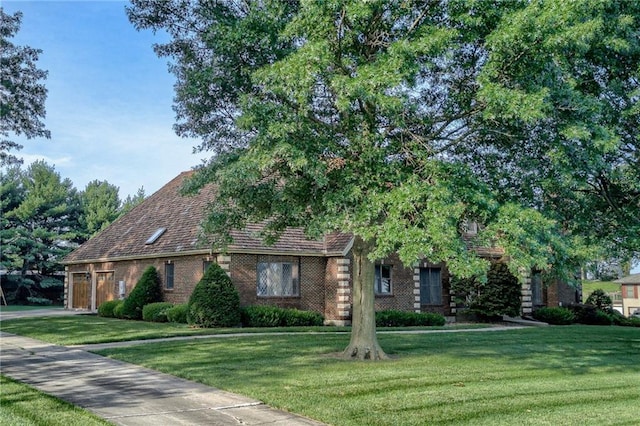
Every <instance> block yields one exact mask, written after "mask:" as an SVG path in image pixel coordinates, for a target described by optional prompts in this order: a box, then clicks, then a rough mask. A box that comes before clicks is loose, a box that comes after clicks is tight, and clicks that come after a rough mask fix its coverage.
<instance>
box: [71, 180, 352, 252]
mask: <svg viewBox="0 0 640 426" xmlns="http://www.w3.org/2000/svg"><path fill="white" fill-rule="evenodd" d="M192 173H193V172H183V173H181V174H180V175H178V176H177V177H175V178H174V179H173V180H171V181H170V182H169V183H167V184H166V185H165V186H163V187H162V188H160V189H159V190H158V191H157V192H155V193H154V194H153V195H151V196H150V197H148V198H146V199H145V200H144V201H143V202H142V203H141V204H139V205H138V206H136V207H135V208H133V209H132V210H131V211H130V212H128V213H127V214H125V215H124V216H122V217H120V218H119V219H118V220H116V221H115V222H113V223H112V224H111V225H110V226H109V227H107V228H106V229H105V230H104V231H102V232H101V233H100V234H98V235H96V236H95V237H93V238H91V239H90V240H89V241H87V242H85V243H84V244H83V245H81V246H80V247H78V248H77V249H76V250H74V251H73V252H71V253H70V254H69V255H68V256H66V257H65V258H64V259H63V262H62V263H64V264H73V263H83V262H93V261H106V260H118V259H124V258H127V259H133V258H149V257H156V256H160V255H162V256H171V255H173V256H175V255H181V254H191V253H208V252H209V247H208V246H207V245H206V244H203V243H202V242H201V241H199V239H198V236H199V233H200V223H201V222H202V220H203V219H204V217H205V213H206V207H207V204H208V203H209V202H210V201H211V200H212V199H213V198H214V197H215V185H208V186H206V187H204V188H203V189H202V190H201V191H200V192H199V193H198V194H197V195H193V196H184V195H181V194H180V188H181V186H182V183H183V182H184V180H185V179H186V178H187V177H189V176H190V175H191V174H192ZM160 228H166V231H164V233H162V234H161V235H160V237H159V238H158V239H157V240H156V241H155V242H154V243H152V244H145V242H146V241H147V240H148V239H149V237H151V236H152V235H153V234H154V233H155V232H156V231H157V230H158V229H160ZM261 230H262V225H260V224H250V225H249V226H247V228H246V229H244V230H242V231H232V233H231V234H232V236H233V239H234V242H233V243H232V244H231V245H230V246H229V248H228V252H229V253H234V252H254V253H282V254H285V253H292V254H294V253H295V254H297V255H320V256H323V255H324V256H326V255H338V254H343V255H344V254H346V252H348V251H349V249H350V247H351V241H352V239H353V238H352V237H351V235H349V234H342V233H335V234H330V235H328V236H327V237H326V238H325V239H324V240H321V241H315V240H309V239H307V238H306V237H305V235H304V233H303V232H302V230H301V229H296V228H291V229H288V230H287V231H285V233H284V234H283V235H282V237H281V238H280V240H279V241H278V242H276V243H275V244H274V245H272V246H267V245H265V244H264V243H263V242H262V240H261V239H260V237H259V236H258V233H259V232H260V231H261Z"/></svg>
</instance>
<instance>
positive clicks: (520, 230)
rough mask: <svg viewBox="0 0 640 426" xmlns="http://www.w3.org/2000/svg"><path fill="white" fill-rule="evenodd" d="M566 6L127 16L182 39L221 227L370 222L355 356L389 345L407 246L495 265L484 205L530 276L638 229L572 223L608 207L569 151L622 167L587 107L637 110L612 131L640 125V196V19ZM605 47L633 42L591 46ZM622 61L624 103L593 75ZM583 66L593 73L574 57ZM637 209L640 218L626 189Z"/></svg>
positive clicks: (278, 228) (357, 5)
mask: <svg viewBox="0 0 640 426" xmlns="http://www.w3.org/2000/svg"><path fill="white" fill-rule="evenodd" d="M567 3H568V5H561V6H557V4H556V2H542V1H518V0H513V1H505V2H500V3H498V5H497V6H496V4H494V3H493V2H487V1H474V0H450V1H391V2H390V1H367V2H364V1H306V2H301V3H300V4H299V3H298V2H295V1H291V2H281V1H268V0H267V1H246V2H235V1H227V2H224V1H216V2H190V1H180V0H174V1H168V2H152V1H141V0H134V1H132V7H130V8H129V9H128V13H129V18H130V19H131V21H132V22H133V23H134V24H135V25H136V27H137V28H150V29H153V30H161V29H162V30H166V31H168V33H169V34H170V35H171V37H172V40H171V41H170V42H169V43H167V44H165V45H161V46H156V51H157V53H158V54H160V55H165V56H170V57H172V58H173V59H174V62H173V65H172V71H173V72H174V73H175V75H176V76H177V83H176V111H177V115H178V124H177V130H178V132H179V133H181V134H188V135H191V136H199V137H201V138H202V139H203V143H202V145H201V146H200V148H201V149H209V150H212V151H213V153H214V154H215V155H214V156H213V157H212V159H211V161H210V163H209V164H207V165H205V166H203V167H202V168H201V172H200V173H199V174H198V175H197V176H196V178H195V179H194V181H193V186H194V188H196V189H197V187H198V186H199V185H202V184H205V183H207V182H216V183H217V184H218V187H219V193H218V197H217V199H216V200H215V202H214V203H213V205H212V210H211V212H210V216H209V219H208V221H207V223H206V224H205V230H206V231H208V232H209V233H210V234H211V235H213V236H214V237H215V240H214V243H215V244H218V245H224V244H226V243H228V242H229V238H228V235H229V234H228V232H229V230H230V229H233V228H242V227H243V226H244V225H245V224H246V223H247V222H249V221H260V220H265V221H266V222H267V223H268V226H267V228H266V231H265V235H264V237H265V239H266V240H267V241H270V240H273V239H275V238H277V237H278V235H279V233H280V232H282V231H283V230H284V229H285V228H286V227H288V226H301V227H304V228H305V230H306V231H307V233H308V234H309V235H315V236H320V235H322V234H323V233H326V232H329V231H333V230H340V231H346V232H351V233H353V235H354V237H355V243H354V248H353V258H354V265H353V271H354V282H353V313H352V321H353V332H352V338H351V342H350V344H349V346H348V347H347V349H346V350H345V356H347V357H355V358H361V359H379V358H384V357H385V354H384V352H383V351H382V349H381V348H380V346H379V345H378V343H377V339H376V336H375V323H374V321H373V316H374V312H373V309H374V303H373V302H374V290H373V271H374V268H373V263H372V261H373V260H375V259H381V258H384V257H385V256H387V255H388V254H390V253H392V252H397V253H398V254H399V255H400V257H401V259H402V260H403V262H405V263H406V264H411V263H412V262H414V261H415V260H416V259H419V258H423V257H426V258H428V259H429V260H431V261H434V262H439V261H444V262H447V265H448V267H449V269H450V270H451V271H452V272H453V273H454V274H456V275H458V276H460V277H466V276H473V275H482V274H483V273H484V272H486V268H487V267H488V265H487V263H486V262H485V261H483V260H482V259H480V258H478V257H477V256H476V255H475V254H474V253H473V252H472V251H469V250H467V242H466V241H465V239H464V238H463V235H462V234H463V233H462V232H461V228H462V224H463V223H464V222H465V221H467V220H474V221H478V222H481V223H483V224H484V225H485V226H484V227H483V228H482V230H481V232H480V233H479V234H478V237H477V238H478V240H479V241H478V242H477V243H483V244H498V245H500V246H501V247H502V248H503V249H504V250H505V257H506V258H507V259H508V260H509V261H510V267H511V270H512V271H515V272H522V271H524V270H530V269H531V268H532V267H535V268H537V269H548V267H549V266H550V265H553V266H555V267H562V266H564V267H568V268H569V267H572V266H574V265H572V262H573V261H574V260H575V259H576V255H578V254H580V250H581V249H583V248H584V247H587V244H586V243H590V242H592V241H593V242H601V241H602V238H604V237H610V236H621V237H624V234H625V233H627V232H626V231H627V229H626V228H624V227H623V226H621V227H619V228H618V229H617V230H616V229H612V230H611V232H608V233H607V234H606V236H605V235H604V234H602V235H598V234H596V233H593V232H583V229H582V226H580V225H575V224H573V223H572V222H571V218H572V215H575V214H576V211H577V209H578V208H581V209H584V212H583V215H582V216H581V217H580V218H581V219H580V220H582V219H583V218H584V220H585V221H586V219H587V215H586V212H587V209H589V208H593V209H600V210H603V209H605V210H606V206H605V205H603V204H602V203H603V202H604V201H603V200H604V195H603V194H602V193H601V192H597V191H585V189H588V185H589V181H588V180H587V179H583V180H582V181H581V180H580V177H581V176H583V175H584V174H587V170H590V169H589V167H588V166H587V165H585V164H583V163H582V162H577V163H574V166H575V167H574V169H575V170H573V171H572V170H571V167H569V165H568V164H563V162H567V161H570V160H571V159H572V158H575V157H572V155H573V154H572V152H571V148H572V147H573V146H575V145H576V143H575V142H574V140H573V139H572V138H574V137H575V135H579V136H580V138H581V139H580V141H582V143H583V144H584V145H585V146H587V145H588V146H593V147H594V149H588V148H587V149H584V150H580V154H581V159H582V160H588V161H589V162H593V163H602V164H604V165H605V169H606V167H609V166H610V167H611V168H613V167H614V166H615V167H617V165H616V160H615V148H613V145H611V144H610V145H607V143H609V142H610V141H609V139H606V138H605V139H606V140H593V138H591V137H590V136H589V135H587V134H584V131H582V129H581V128H580V127H579V126H578V123H579V120H583V121H584V122H585V123H586V124H588V125H591V126H592V130H593V131H594V132H600V131H601V130H602V129H599V128H598V129H596V127H597V126H596V125H595V124H594V122H591V121H589V120H596V119H598V118H600V116H598V115H594V114H591V115H589V114H586V115H584V116H582V115H580V113H579V111H581V110H583V109H586V110H590V109H591V108H592V107H593V108H597V106H598V105H601V104H602V105H603V104H605V103H606V102H609V103H610V105H611V107H612V108H611V109H609V110H607V111H603V112H602V114H603V116H606V117H607V120H608V122H610V123H614V122H615V123H618V122H619V121H620V123H618V124H622V123H621V121H624V122H625V123H626V124H624V125H618V126H611V129H609V131H610V132H614V134H616V135H618V133H620V135H619V136H618V137H622V133H624V132H626V133H627V134H628V135H629V136H628V137H627V140H628V141H629V142H628V143H627V145H625V147H628V146H631V148H625V149H629V150H630V151H629V153H628V159H629V161H627V160H624V159H623V160H620V161H618V163H620V167H618V169H617V170H619V172H620V173H621V174H623V175H624V176H625V178H624V179H622V180H619V182H620V183H621V184H622V183H623V182H624V183H625V184H626V185H627V186H624V187H622V188H620V192H621V197H625V196H628V197H633V196H634V192H633V191H634V188H637V184H638V176H637V169H636V171H630V170H628V169H629V166H632V165H633V164H635V163H633V161H637V150H635V148H634V146H635V145H633V143H637V130H636V129H637V127H634V126H633V125H631V124H633V123H634V122H633V120H634V119H637V102H638V101H637V99H638V93H637V84H638V78H637V71H638V69H637V64H638V61H635V62H634V61H633V58H634V57H633V55H634V53H633V49H631V50H629V49H625V48H624V46H623V45H624V43H627V44H631V45H633V44H634V43H637V28H638V18H639V16H638V13H637V10H636V7H635V6H629V5H627V4H626V3H624V2H613V1H612V2H606V1H598V2H592V1H587V0H585V1H575V2H567ZM548 19H551V20H552V22H554V24H549V23H548V22H547V21H546V20H548ZM605 21H607V22H606V23H605ZM598 22H600V24H601V28H602V29H606V28H608V29H611V30H614V29H615V31H614V32H613V33H612V34H611V37H609V38H608V39H607V40H606V41H599V40H598V39H597V38H596V37H595V36H594V34H596V33H598V31H599V30H597V29H591V31H590V28H592V27H593V26H595V25H597V23H598ZM614 22H618V23H619V24H620V25H621V27H620V28H619V29H617V28H618V27H616V28H612V27H615V25H616V24H614ZM623 24H624V25H623ZM634 37H635V38H636V39H635V40H634ZM598 43H599V44H600V45H601V47H600V53H601V54H602V55H607V54H608V53H607V52H605V51H604V48H605V47H606V46H611V47H612V49H613V50H614V51H615V54H614V53H611V54H610V57H609V59H606V60H605V59H603V60H597V59H594V58H592V57H591V50H590V46H595V45H597V44H598ZM575 47H579V49H574V48H575ZM616 55H617V56H616ZM616 60H623V61H628V62H629V64H630V65H629V66H628V67H627V69H626V70H625V71H624V72H623V74H624V73H626V74H625V76H626V77H625V78H621V80H620V81H619V82H621V81H624V82H625V86H624V87H621V88H619V93H622V94H624V95H625V96H626V98H625V99H628V102H629V104H630V106H629V108H624V111H622V110H621V108H622V107H621V106H620V102H621V100H619V99H608V98H607V96H608V95H609V92H607V91H601V92H599V93H595V92H594V94H593V95H592V96H587V95H586V94H585V93H586V92H588V91H587V90H586V88H584V87H583V86H585V87H591V86H593V85H594V84H595V85H598V84H599V83H600V80H602V79H603V78H604V77H603V76H607V75H608V73H609V72H613V69H618V68H615V67H616V66H617V65H613V63H614V62H615V61H616ZM589 61H594V65H593V67H592V68H590V67H589V65H588V64H589ZM566 64H576V68H573V69H570V71H571V72H567V73H562V72H560V71H563V70H565V67H564V65H566ZM634 67H635V68H634ZM586 70H590V73H585V71H586ZM621 72H622V71H621ZM558 79H560V80H561V81H558ZM563 79H566V84H564V80H563ZM594 79H595V80H596V81H595V83H594V82H593V80H594ZM583 80H584V81H583ZM619 82H612V83H611V86H615V87H616V88H618V86H616V84H618V83H619ZM634 91H635V94H634ZM568 96H574V97H573V98H567V99H565V98H566V97H568ZM587 101H589V102H591V103H592V104H585V102H587ZM615 105H618V107H619V108H618V109H617V110H616V109H615V108H613V106H615ZM634 108H635V110H634ZM565 109H568V110H569V111H565ZM574 109H578V110H579V111H577V112H575V114H573V115H572V113H571V111H573V110H574ZM634 111H635V112H634ZM634 114H635V115H634ZM625 115H626V116H628V118H625V119H624V120H623V117H625ZM634 117H635V118H634ZM625 120H626V121H625ZM603 127H604V126H603ZM616 132H618V133H616ZM593 134H596V133H592V134H591V135H593ZM597 134H599V133H597ZM634 141H635V142H634ZM605 142H607V143H605ZM629 143H631V145H628V144H629ZM615 146H617V147H620V146H621V144H617V145H615ZM597 147H601V148H600V149H596V148H597ZM537 155H546V156H548V158H550V159H552V160H554V161H552V162H551V164H549V162H547V161H545V160H544V159H540V160H538V158H537V157H536V156H537ZM625 162H626V164H627V166H625ZM606 170H609V169H606ZM577 183H584V185H583V186H577V185H576V184H577ZM567 195H570V197H569V200H570V201H571V203H567V205H565V204H563V203H562V201H561V199H562V197H566V196H567ZM554 197H556V202H555V203H554V202H552V201H553V200H554ZM558 198H560V199H558ZM578 201H580V202H582V203H583V204H580V205H579V206H577V207H576V206H573V205H572V203H576V204H578ZM622 201H623V200H621V202H622ZM570 204H571V205H570ZM600 210H599V211H600ZM624 212H625V213H623V215H624V214H628V213H631V214H632V215H633V214H637V210H633V205H631V206H629V205H627V204H625V208H624ZM623 217H624V216H620V218H621V219H622V218H623ZM584 223H586V222H583V224H584ZM622 228H624V229H622ZM627 234H628V233H627ZM634 244H635V243H633V241H631V247H630V248H631V250H637V246H635V245H634Z"/></svg>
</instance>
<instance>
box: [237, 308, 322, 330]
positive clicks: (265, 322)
mask: <svg viewBox="0 0 640 426" xmlns="http://www.w3.org/2000/svg"><path fill="white" fill-rule="evenodd" d="M241 318H242V326H243V327H311V326H321V325H322V324H323V323H324V317H323V316H322V315H320V314H319V313H317V312H313V311H300V310H298V309H283V308H278V307H277V306H247V307H245V308H242V311H241Z"/></svg>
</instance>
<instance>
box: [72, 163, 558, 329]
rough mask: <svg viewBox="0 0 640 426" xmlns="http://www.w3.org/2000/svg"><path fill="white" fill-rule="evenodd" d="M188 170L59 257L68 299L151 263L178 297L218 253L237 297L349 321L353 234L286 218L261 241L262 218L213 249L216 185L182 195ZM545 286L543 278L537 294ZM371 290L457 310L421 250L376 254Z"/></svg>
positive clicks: (392, 301) (528, 291)
mask: <svg viewBox="0 0 640 426" xmlns="http://www.w3.org/2000/svg"><path fill="white" fill-rule="evenodd" d="M191 173H192V172H184V173H181V174H180V175H179V176H177V177H176V178H174V179H173V180H172V181H170V182H169V183H167V184H166V185H165V186H164V187H162V188H161V189H160V190H158V191H157V192H156V193H154V194H153V195H151V196H150V197H148V198H147V199H145V200H144V201H143V202H142V203H141V204H140V205H138V206H136V207H135V208H134V209H132V210H131V211H130V212H128V213H127V214H126V215H124V216H122V217H120V218H119V219H118V220H116V221H115V222H113V223H112V224H111V225H110V226H109V227H108V228H106V229H105V230H104V231H102V232H101V233H100V234H98V235H96V236H95V237H94V238H92V239H90V240H89V241H87V242H86V243H84V244H83V245H82V246H80V247H79V248H77V249H76V250H75V251H73V252H72V253H70V254H69V255H68V256H67V257H65V258H64V259H63V262H62V263H63V264H64V265H65V293H64V294H65V307H66V308H68V309H86V310H89V311H92V312H95V311H96V310H97V308H98V306H100V304H101V303H102V302H104V301H107V300H113V299H116V298H118V297H124V296H126V295H128V294H129V292H130V291H131V290H132V289H133V287H134V286H135V284H136V282H137V281H138V279H139V278H140V276H141V275H142V273H143V271H144V270H145V269H146V268H147V267H149V266H154V267H155V268H156V269H157V270H158V271H159V274H160V277H161V280H162V287H163V296H164V300H166V301H169V302H173V303H183V302H186V301H187V300H188V299H189V296H190V294H191V292H192V291H193V289H194V287H195V285H196V283H197V282H198V281H199V280H200V278H201V277H202V275H203V273H204V270H205V269H206V268H207V267H208V265H209V264H210V263H211V262H216V263H218V264H219V265H220V266H221V267H222V268H223V269H225V270H226V271H227V273H228V274H229V275H230V277H231V280H232V282H233V283H234V285H235V286H236V288H237V289H238V292H239V293H240V300H241V304H242V305H243V306H250V305H262V304H270V305H277V306H280V307H287V308H297V309H301V310H313V311H316V312H319V313H321V314H323V315H324V317H325V320H326V322H327V323H332V324H348V323H349V322H350V318H351V274H350V271H351V254H350V251H351V246H352V244H353V238H352V236H351V235H349V234H344V233H333V234H329V235H326V236H325V237H324V238H323V239H322V240H319V241H316V240H310V239H308V238H306V237H305V235H304V233H303V232H302V230H300V229H293V228H292V229H288V230H287V231H286V232H285V233H284V234H283V235H282V237H281V238H280V240H279V241H278V242H276V243H275V244H274V245H271V246H266V245H265V244H264V243H263V242H262V241H261V239H260V238H259V236H258V233H259V232H260V230H261V226H260V225H259V224H251V225H249V226H247V228H246V229H244V230H241V231H234V232H233V233H232V236H233V240H234V241H233V244H231V245H230V246H229V247H228V249H227V251H226V253H217V252H214V251H212V250H211V248H210V245H208V244H206V243H204V242H203V241H202V240H201V239H200V238H199V237H200V223H201V221H202V220H203V219H204V215H205V210H206V206H207V203H208V202H209V200H211V199H212V198H213V197H214V196H215V188H214V186H213V185H209V186H207V187H205V188H203V189H202V190H201V191H200V192H199V193H198V194H197V195H194V196H183V195H181V194H180V187H181V185H182V183H183V181H184V180H185V179H186V178H187V177H188V176H190V175H191ZM473 249H474V250H476V251H478V252H479V254H480V255H481V256H484V257H488V258H496V259H497V258H499V257H500V256H501V253H500V251H499V250H496V249H488V248H481V247H474V248H473ZM536 288H537V287H536V285H535V279H534V280H533V281H532V280H528V281H527V282H525V283H524V284H523V290H522V305H523V311H522V313H523V314H525V315H526V314H529V313H531V310H532V308H533V307H534V302H535V300H536V299H535V295H536V294H538V293H539V292H538V291H537V290H536ZM549 290H551V288H548V289H542V286H540V291H541V292H540V295H542V294H543V293H544V294H547V293H549ZM375 291H376V310H382V309H400V310H406V311H416V312H421V311H422V312H424V311H430V312H439V313H441V314H443V315H445V316H447V317H454V316H455V314H456V305H455V303H454V302H453V300H452V297H451V294H450V291H449V275H448V271H447V268H446V267H445V266H444V265H442V264H432V263H429V262H428V261H425V260H422V261H420V262H417V263H416V264H415V265H411V266H410V267H406V266H405V265H403V264H402V263H401V262H400V260H399V259H398V258H397V257H396V256H392V257H390V258H388V259H383V260H382V261H381V262H379V263H378V264H377V265H376V284H375ZM556 293H558V292H556ZM541 297H542V296H541ZM545 297H546V296H545ZM545 302H546V301H545ZM541 303H542V300H541Z"/></svg>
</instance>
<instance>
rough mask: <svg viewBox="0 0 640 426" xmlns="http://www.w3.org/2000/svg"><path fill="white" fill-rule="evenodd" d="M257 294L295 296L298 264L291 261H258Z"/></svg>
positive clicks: (296, 292)
mask: <svg viewBox="0 0 640 426" xmlns="http://www.w3.org/2000/svg"><path fill="white" fill-rule="evenodd" d="M257 294H258V296H296V295H297V294H298V265H296V264H293V263H275V262H274V263H267V262H262V263H258V286H257Z"/></svg>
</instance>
